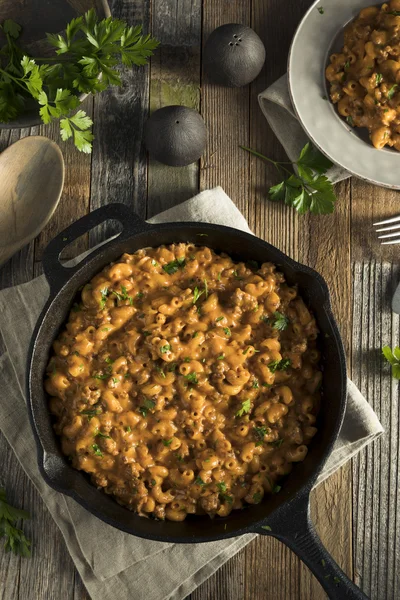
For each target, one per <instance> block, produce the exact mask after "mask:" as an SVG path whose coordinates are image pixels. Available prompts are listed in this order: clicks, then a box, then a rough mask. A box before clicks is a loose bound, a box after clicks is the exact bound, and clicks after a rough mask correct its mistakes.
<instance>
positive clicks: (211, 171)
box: [0, 0, 400, 600]
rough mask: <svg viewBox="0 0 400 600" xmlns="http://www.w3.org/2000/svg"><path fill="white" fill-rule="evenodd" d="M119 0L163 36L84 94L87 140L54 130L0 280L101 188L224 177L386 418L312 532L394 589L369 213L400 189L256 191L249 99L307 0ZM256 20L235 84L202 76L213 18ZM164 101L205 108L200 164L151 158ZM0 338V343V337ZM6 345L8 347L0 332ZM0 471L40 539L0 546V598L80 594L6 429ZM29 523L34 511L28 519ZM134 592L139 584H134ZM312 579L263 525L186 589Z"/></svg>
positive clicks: (390, 458) (392, 201)
mask: <svg viewBox="0 0 400 600" xmlns="http://www.w3.org/2000/svg"><path fill="white" fill-rule="evenodd" d="M285 4H286V8H285V10H282V5H283V3H282V0H151V1H150V0H114V1H113V2H111V3H110V5H111V10H112V13H113V15H114V16H117V17H120V18H123V19H126V20H127V21H129V22H131V23H134V24H136V23H138V22H143V23H144V29H145V31H147V30H150V29H152V32H153V34H154V35H156V37H158V39H160V41H161V46H160V49H159V50H157V52H156V55H155V57H154V58H153V60H152V63H151V68H148V69H138V70H136V69H135V70H131V71H129V72H128V71H126V72H124V74H123V80H124V86H123V87H122V89H117V88H113V89H112V90H108V91H107V92H105V93H103V94H102V95H101V96H97V97H96V98H94V99H93V98H88V99H87V100H86V101H85V107H84V108H85V110H87V112H88V113H89V114H93V118H94V121H95V128H94V133H95V136H96V139H95V142H94V149H93V154H92V155H91V156H83V155H82V154H79V153H78V152H77V151H76V150H75V149H74V147H73V146H72V145H71V144H62V145H61V147H62V150H63V154H64V158H65V162H66V168H67V173H66V185H65V189H64V193H63V196H62V199H61V201H60V205H59V208H58V209H57V212H56V213H55V215H54V217H53V219H52V220H51V222H50V223H49V225H48V226H47V227H46V229H45V230H44V231H43V232H42V233H41V235H40V236H39V237H38V238H37V239H36V241H35V242H34V243H31V244H30V245H29V246H28V247H26V248H24V249H23V250H22V251H21V252H19V253H18V254H17V255H15V256H14V257H13V258H12V259H11V260H10V261H9V262H8V263H7V264H6V265H5V266H4V267H3V268H2V269H1V270H0V287H7V286H10V285H16V284H18V283H21V282H24V281H28V280H29V279H30V278H31V277H32V276H33V275H34V274H39V273H40V271H41V266H40V258H41V255H42V251H43V248H44V247H45V245H46V243H47V242H48V240H49V239H51V237H52V236H53V235H55V234H56V233H57V232H59V231H61V230H62V229H63V228H64V227H66V226H67V225H68V224H69V223H70V222H72V221H73V220H75V218H77V217H79V216H81V215H83V214H85V213H87V212H88V211H89V210H93V209H95V208H97V207H99V206H103V205H104V204H107V203H108V202H111V201H119V202H124V203H125V204H128V205H130V206H132V207H133V208H134V210H135V211H136V212H137V213H138V214H139V215H140V216H141V217H142V218H145V217H149V216H151V215H153V214H155V213H157V212H159V211H161V210H165V209H166V208H168V207H169V206H172V205H174V204H177V203H179V202H180V201H182V200H185V199H187V198H189V197H190V196H191V195H192V194H193V193H195V192H196V191H197V190H198V189H199V188H200V189H205V188H209V187H213V186H216V185H221V186H222V187H223V188H224V189H225V191H226V192H227V193H228V194H229V195H230V196H231V198H232V199H233V201H234V202H235V203H236V205H237V206H238V207H239V209H240V210H241V211H242V213H243V214H244V215H245V216H246V218H247V219H248V221H249V224H250V226H251V228H252V229H253V231H254V232H255V233H256V234H257V235H258V236H260V237H262V238H264V239H266V240H268V241H270V242H271V243H273V244H274V245H276V246H277V247H279V248H281V249H282V250H283V251H284V252H286V253H287V254H289V255H290V256H292V257H293V258H295V259H297V260H300V261H302V262H304V263H306V264H309V265H310V266H312V267H314V268H316V269H317V270H319V271H320V272H321V273H322V274H323V276H324V277H325V278H326V280H327V282H328V284H329V286H330V289H331V294H332V304H333V309H334V312H335V315H336V317H337V319H338V322H339V325H340V328H341V331H342V335H343V340H344V343H345V348H346V353H347V357H348V361H349V367H350V372H351V374H352V377H353V380H354V381H355V383H356V384H357V385H358V386H359V387H360V389H361V391H362V392H363V394H364V395H365V396H366V397H367V399H368V400H369V402H370V403H371V405H372V406H373V407H374V409H375V410H376V412H377V414H378V416H379V417H380V418H381V420H382V423H383V425H384V427H385V430H386V434H385V436H384V437H382V438H381V440H380V441H378V442H376V443H375V444H374V445H372V446H369V447H368V448H367V449H366V450H364V451H362V452H361V453H360V454H359V455H358V457H357V458H356V459H355V460H354V461H353V465H352V466H351V465H350V464H349V465H346V466H345V467H344V468H343V469H341V471H340V472H339V473H336V474H335V475H333V476H332V477H330V478H329V480H328V481H327V482H326V483H324V484H323V485H321V486H319V487H318V489H317V490H316V491H315V493H314V495H313V503H312V514H313V519H314V522H315V524H316V527H317V530H318V531H319V533H320V536H321V538H322V540H323V542H324V543H325V545H326V547H327V548H328V550H329V551H330V552H331V553H332V554H333V556H334V557H335V559H336V560H337V562H338V563H339V564H340V565H341V566H342V567H343V568H344V569H345V571H346V572H347V573H348V574H349V575H350V576H352V575H354V578H355V580H356V582H357V584H359V585H360V586H361V587H362V588H363V589H364V590H365V592H366V593H367V594H368V595H369V596H370V597H371V599H372V600H394V599H396V598H399V597H400V575H399V573H400V569H399V566H400V518H399V517H398V515H399V509H400V500H399V487H400V481H399V478H400V475H399V458H398V456H399V450H400V434H399V406H398V400H399V392H398V384H397V383H396V382H394V381H393V380H392V379H391V376H390V372H389V369H388V368H387V367H386V366H385V365H384V364H383V362H382V359H381V356H380V352H381V347H382V346H383V345H384V344H389V345H395V344H399V325H400V324H399V319H398V317H397V316H396V315H393V314H392V312H391V310H390V300H391V295H392V292H393V291H394V287H395V285H396V284H397V282H398V280H399V279H400V269H399V267H398V262H399V261H398V251H397V249H396V248H388V247H386V248H382V247H381V246H379V243H378V241H377V239H376V236H375V234H374V232H373V228H372V223H373V222H375V221H377V220H380V219H381V218H385V217H390V216H393V215H395V214H397V213H400V204H399V202H398V199H399V193H397V192H392V191H390V190H385V189H383V188H377V187H374V186H371V185H369V184H367V183H364V182H361V181H358V180H355V179H352V180H351V182H350V181H347V182H345V183H342V184H340V185H339V186H338V187H337V194H338V196H339V198H340V200H339V202H338V205H337V208H336V212H335V214H334V215H332V216H329V217H302V218H300V217H299V216H298V215H297V214H296V213H295V212H294V211H293V210H291V209H288V208H286V207H283V206H280V205H277V204H276V203H270V202H268V201H267V200H266V197H267V190H268V187H269V186H270V185H271V184H273V183H276V182H277V180H276V174H275V172H274V171H273V168H272V167H270V166H268V165H266V164H264V163H262V162H261V161H259V160H257V159H254V158H253V157H250V156H249V155H246V154H245V153H244V152H243V151H242V150H240V148H239V145H240V144H244V145H248V146H250V147H253V148H256V149H257V150H260V151H261V152H263V153H265V154H266V155H267V156H271V157H273V158H277V159H280V158H282V159H284V157H285V153H284V151H283V149H282V148H281V146H280V144H279V142H278V141H277V139H276V137H275V136H274V135H273V133H272V132H271V130H270V128H269V126H268V124H267V122H266V120H265V118H264V117H263V116H262V113H261V111H260V109H259V107H258V101H257V95H258V93H259V92H260V91H262V90H263V89H265V88H266V87H267V86H268V85H269V84H271V83H272V82H273V81H274V80H275V79H277V78H278V77H279V76H280V75H282V74H283V73H284V71H285V69H286V55H287V50H288V48H289V44H290V40H291V37H292V35H293V33H294V31H295V28H296V26H297V23H298V22H299V20H300V18H301V17H302V15H303V14H304V12H305V10H306V9H307V8H308V6H309V5H310V4H311V0H297V2H290V9H289V10H287V8H288V6H289V2H288V1H286V3H285ZM228 22H237V23H244V24H247V25H251V26H252V27H253V28H254V29H255V30H256V31H257V33H258V34H259V35H260V36H261V38H262V39H263V41H264V43H265V45H266V50H267V62H266V67H265V68H264V70H263V71H262V73H261V75H260V76H259V78H258V79H257V80H256V81H255V82H254V83H253V84H251V86H247V87H244V88H240V89H228V88H221V87H219V86H216V85H212V84H210V83H209V82H208V80H207V77H206V75H205V73H204V72H202V69H201V46H202V45H203V44H204V42H205V40H206V39H207V37H208V35H209V33H210V32H211V31H212V30H213V29H214V28H215V27H217V26H218V25H221V24H223V23H228ZM167 104H183V105H186V106H191V107H193V108H196V109H200V111H201V113H202V115H203V117H204V119H205V121H206V125H207V127H208V131H209V144H208V147H207V151H206V153H205V155H204V157H203V158H202V160H201V161H200V162H199V164H194V165H191V166H189V167H185V168H178V169H174V168H168V167H163V166H162V165H159V164H157V163H155V162H153V161H151V160H150V161H148V158H147V156H146V152H145V149H144V147H143V144H142V133H143V127H144V123H145V120H146V118H147V117H148V114H149V111H152V110H155V109H157V108H159V107H160V106H164V105H167ZM38 132H40V134H42V135H48V136H49V137H50V138H52V139H54V140H55V141H59V134H58V131H57V126H56V125H51V126H50V127H46V128H45V127H40V128H34V129H32V131H29V130H20V131H18V130H12V131H0V151H1V150H3V149H4V148H6V147H7V146H8V145H9V144H11V143H12V142H14V141H16V140H17V139H19V137H23V136H25V135H29V134H30V133H31V134H35V133H36V134H37V133H38ZM111 231H114V229H113V228H110V227H109V226H106V227H101V228H99V230H97V231H94V232H93V233H92V234H91V235H90V239H87V238H84V239H82V240H80V241H79V242H78V244H76V245H75V246H74V247H71V248H69V249H68V255H69V256H71V255H74V254H75V253H77V252H78V251H81V250H82V249H84V248H86V247H87V246H88V244H94V243H96V242H98V241H99V240H100V239H102V238H104V237H105V236H107V235H109V233H110V232H111ZM0 344H1V341H0ZM0 351H2V347H1V345H0ZM0 457H1V459H0V483H1V484H4V485H5V486H6V489H7V490H8V492H9V496H10V500H11V501H12V502H14V503H15V504H16V505H24V507H25V508H26V509H27V510H29V511H30V512H31V513H32V515H33V519H32V521H31V522H29V523H27V525H26V531H27V533H28V535H29V536H30V537H31V539H32V541H33V544H34V553H33V556H32V558H31V559H30V560H24V559H20V558H19V557H14V556H12V555H9V554H5V553H4V551H3V549H2V547H1V546H0V600H58V599H62V600H88V598H89V596H88V594H87V592H86V590H85V589H84V586H83V584H82V582H81V580H80V578H79V575H78V574H77V572H76V571H75V568H74V565H73V562H72V560H71V558H70V557H69V555H68V553H67V551H66V548H65V546H64V542H63V540H62V536H61V534H60V532H59V530H58V528H57V526H56V525H55V524H54V522H53V521H52V518H51V517H50V515H49V514H48V512H47V510H46V509H45V508H44V506H43V503H42V502H41V500H40V498H39V497H38V494H37V492H36V490H35V489H34V488H33V486H32V484H31V483H30V481H29V480H28V478H27V477H26V475H25V474H24V472H23V470H22V469H21V467H20V466H19V464H18V461H17V460H16V458H15V456H14V455H13V453H12V450H11V449H10V448H9V447H8V445H7V443H6V442H5V440H4V438H3V437H2V436H1V434H0ZM38 524H39V525H38ZM133 597H134V596H133ZM322 598H325V595H324V593H323V592H322V590H321V588H320V586H319V584H318V583H317V582H316V581H315V579H314V578H313V577H312V576H311V574H310V573H309V571H308V570H307V569H306V568H305V567H304V566H303V565H302V564H301V563H300V561H299V560H298V559H297V558H296V556H294V555H293V554H292V553H291V552H290V551H289V550H288V549H286V548H285V547H284V546H283V545H282V544H280V543H279V542H277V541H276V540H273V539H269V538H266V537H259V538H257V539H256V540H255V541H254V542H253V543H252V544H250V545H249V546H248V547H247V548H246V549H244V550H243V551H242V552H240V553H239V554H238V555H236V556H235V557H234V558H232V559H231V560H230V561H229V562H228V563H227V564H226V565H224V566H223V567H222V568H221V569H220V570H219V571H218V572H217V573H216V574H215V575H214V576H212V577H211V578H210V579H208V580H207V581H206V582H205V583H204V584H203V585H202V586H200V587H199V588H198V589H197V590H195V591H194V592H193V593H192V594H191V596H190V600H272V599H273V600H320V599H321V600H322Z"/></svg>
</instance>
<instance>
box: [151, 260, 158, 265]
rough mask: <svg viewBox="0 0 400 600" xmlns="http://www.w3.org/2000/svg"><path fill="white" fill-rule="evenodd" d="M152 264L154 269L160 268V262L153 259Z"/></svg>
mask: <svg viewBox="0 0 400 600" xmlns="http://www.w3.org/2000/svg"><path fill="white" fill-rule="evenodd" d="M151 264H152V265H153V267H158V262H157V261H156V260H154V258H153V259H152V261H151Z"/></svg>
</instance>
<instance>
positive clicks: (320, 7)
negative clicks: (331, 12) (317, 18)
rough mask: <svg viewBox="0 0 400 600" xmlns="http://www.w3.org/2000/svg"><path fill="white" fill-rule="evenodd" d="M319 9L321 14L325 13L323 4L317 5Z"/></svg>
mask: <svg viewBox="0 0 400 600" xmlns="http://www.w3.org/2000/svg"><path fill="white" fill-rule="evenodd" d="M317 11H318V12H319V14H320V15H323V14H324V12H325V9H324V7H323V6H317Z"/></svg>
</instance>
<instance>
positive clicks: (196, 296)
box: [193, 286, 205, 304]
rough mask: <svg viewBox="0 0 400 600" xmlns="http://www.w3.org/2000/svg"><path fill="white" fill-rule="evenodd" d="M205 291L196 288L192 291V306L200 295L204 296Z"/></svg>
mask: <svg viewBox="0 0 400 600" xmlns="http://www.w3.org/2000/svg"><path fill="white" fill-rule="evenodd" d="M204 292H205V290H201V291H200V290H199V288H198V287H197V286H196V287H195V288H194V290H193V304H196V302H197V300H198V299H199V298H200V296H201V295H202V294H204Z"/></svg>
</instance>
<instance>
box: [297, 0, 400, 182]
mask: <svg viewBox="0 0 400 600" xmlns="http://www.w3.org/2000/svg"><path fill="white" fill-rule="evenodd" d="M382 3H383V2H381V3H380V4H382ZM374 4H376V5H377V4H378V2H375V3H374V1H373V0H372V1H371V0H317V2H315V3H314V4H313V5H312V7H311V8H310V9H309V10H308V12H307V13H306V15H305V16H304V18H303V20H302V21H301V23H300V25H299V27H298V29H297V32H296V34H295V36H294V39H293V42H292V47H291V49H290V53H289V63H288V73H289V91H290V95H291V98H292V103H293V106H294V109H295V111H296V114H297V117H298V119H299V121H300V123H301V125H302V126H303V128H304V129H305V131H306V133H307V135H308V137H309V138H310V139H311V140H312V141H313V143H314V144H315V146H317V147H318V148H319V149H320V150H321V152H323V153H324V154H326V156H328V158H330V159H331V161H332V162H334V163H336V164H337V165H340V166H341V167H343V168H344V169H347V170H348V171H350V172H351V173H353V174H354V175H356V176H357V177H360V178H361V179H365V180H367V181H370V182H371V183H374V184H376V185H381V186H384V187H389V188H392V189H400V152H397V151H395V150H391V149H383V150H377V149H376V148H374V147H373V146H372V143H371V142H370V141H369V140H368V141H365V140H366V138H365V137H364V139H362V138H361V137H360V136H362V135H363V132H364V136H365V131H366V130H363V129H353V128H351V127H350V126H349V125H348V124H347V123H346V121H344V120H343V119H342V118H341V117H339V115H338V113H337V110H336V108H335V107H334V106H333V104H332V103H331V102H330V101H329V100H326V99H324V98H329V92H328V87H327V82H326V79H325V68H326V66H327V64H328V63H329V55H330V53H331V52H332V46H333V45H334V42H335V40H337V38H338V36H339V35H340V33H341V32H342V30H343V28H344V26H345V25H347V23H349V21H351V20H352V19H354V18H355V17H356V16H357V15H358V13H359V12H360V10H361V9H362V8H365V7H366V6H372V5H374ZM318 8H321V9H323V14H321V13H320V12H319V10H318ZM340 41H341V42H342V39H341V40H340ZM335 50H336V48H335Z"/></svg>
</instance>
